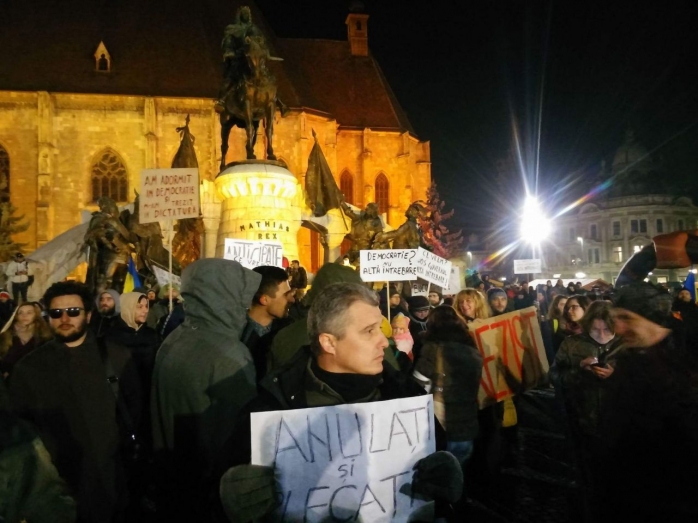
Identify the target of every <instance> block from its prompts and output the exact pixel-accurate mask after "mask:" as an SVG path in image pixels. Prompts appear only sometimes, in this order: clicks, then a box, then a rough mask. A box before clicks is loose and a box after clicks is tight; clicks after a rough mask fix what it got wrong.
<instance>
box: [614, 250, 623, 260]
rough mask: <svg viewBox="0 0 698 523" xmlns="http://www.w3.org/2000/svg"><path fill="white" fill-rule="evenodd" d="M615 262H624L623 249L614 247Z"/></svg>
mask: <svg viewBox="0 0 698 523" xmlns="http://www.w3.org/2000/svg"><path fill="white" fill-rule="evenodd" d="M613 261H614V262H616V263H622V262H623V247H620V246H618V247H613Z"/></svg>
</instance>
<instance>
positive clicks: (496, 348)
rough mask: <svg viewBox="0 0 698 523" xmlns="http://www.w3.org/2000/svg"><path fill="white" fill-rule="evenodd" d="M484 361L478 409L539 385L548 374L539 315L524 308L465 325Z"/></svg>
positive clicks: (530, 308)
mask: <svg viewBox="0 0 698 523" xmlns="http://www.w3.org/2000/svg"><path fill="white" fill-rule="evenodd" d="M468 330H469V331H470V335H471V336H472V337H473V339H474V340H475V343H476V345H477V348H478V350H479V351H480V354H482V358H483V369H482V380H481V381H480V391H479V393H478V403H479V405H480V408H484V407H487V406H489V405H492V404H493V403H496V402H498V401H502V400H504V399H506V398H509V397H511V396H513V395H514V393H515V392H517V390H512V388H511V387H510V385H513V386H514V387H515V388H516V389H518V391H524V390H528V389H531V388H534V387H536V386H538V385H540V384H542V383H543V382H544V380H545V378H546V376H547V373H548V359H547V357H546V355H545V347H544V346H543V338H542V336H541V332H540V325H539V323H538V311H536V308H535V307H527V308H525V309H521V310H519V311H514V312H509V313H507V314H502V315H501V316H495V317H494V318H488V319H486V320H475V321H474V322H472V323H470V324H468Z"/></svg>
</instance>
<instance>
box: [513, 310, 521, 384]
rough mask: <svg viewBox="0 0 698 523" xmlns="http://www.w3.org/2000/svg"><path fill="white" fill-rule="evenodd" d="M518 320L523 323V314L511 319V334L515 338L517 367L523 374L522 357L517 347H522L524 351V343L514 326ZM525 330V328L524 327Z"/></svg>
mask: <svg viewBox="0 0 698 523" xmlns="http://www.w3.org/2000/svg"><path fill="white" fill-rule="evenodd" d="M515 321H518V322H519V323H521V316H514V317H513V318H512V319H511V336H512V338H513V339H514V361H515V362H516V368H517V369H518V371H519V376H521V358H520V357H519V351H518V350H517V349H521V350H522V351H523V348H524V347H523V344H522V343H521V340H520V339H519V337H518V336H517V335H516V327H515V326H514V322H515ZM522 332H523V329H522Z"/></svg>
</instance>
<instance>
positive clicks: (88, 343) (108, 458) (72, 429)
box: [10, 332, 141, 522]
mask: <svg viewBox="0 0 698 523" xmlns="http://www.w3.org/2000/svg"><path fill="white" fill-rule="evenodd" d="M106 350H107V353H108V355H109V359H110V361H111V363H112V366H113V369H114V371H115V372H116V374H117V376H119V391H120V394H121V395H122V397H123V399H124V403H125V405H126V406H127V408H128V409H129V412H130V414H131V417H132V419H133V420H134V423H137V422H138V420H139V419H140V412H139V406H140V403H141V397H140V387H139V382H138V377H137V373H136V370H135V367H134V366H133V363H132V360H131V358H130V354H129V352H128V350H126V349H124V348H123V347H119V346H117V345H114V344H112V343H110V342H106ZM10 399H11V402H12V406H13V408H14V410H15V411H16V413H17V414H18V415H19V416H20V417H21V418H23V419H26V420H27V421H30V422H31V423H33V424H34V426H35V427H36V428H37V429H38V431H39V435H40V436H41V439H42V441H43V442H44V444H45V445H46V448H47V449H48V451H49V453H50V454H51V459H52V460H53V463H54V464H55V466H56V468H57V469H58V472H59V473H60V475H61V477H62V478H63V479H65V481H66V482H67V483H68V485H70V487H71V488H72V490H73V492H74V493H75V497H76V500H77V502H78V514H79V516H80V518H81V519H84V520H85V521H98V522H101V521H110V519H111V518H112V517H113V516H114V515H115V514H116V513H118V512H119V510H120V509H122V508H123V505H124V503H125V481H124V478H123V470H122V467H121V457H120V455H119V451H120V445H121V442H122V441H123V439H122V438H123V436H124V435H123V432H122V431H120V427H119V421H118V419H117V411H116V399H115V397H114V393H113V390H112V389H111V387H110V386H109V384H108V382H107V371H106V368H105V365H104V363H103V361H102V358H101V355H100V350H99V348H98V345H97V340H96V338H95V337H94V335H92V333H90V332H88V334H87V338H86V339H85V341H84V343H83V344H82V345H80V346H78V347H67V346H66V345H65V344H63V343H61V342H59V341H57V340H53V341H49V342H48V343H46V344H44V345H42V346H41V347H39V348H38V349H36V350H35V351H33V352H32V353H30V354H29V355H27V356H26V357H25V358H23V359H22V361H20V362H19V363H18V364H17V365H16V366H15V369H14V373H13V375H12V381H11V383H10Z"/></svg>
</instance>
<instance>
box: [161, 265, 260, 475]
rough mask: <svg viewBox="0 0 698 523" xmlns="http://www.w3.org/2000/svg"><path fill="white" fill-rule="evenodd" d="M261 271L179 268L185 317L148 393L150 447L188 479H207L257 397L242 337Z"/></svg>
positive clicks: (233, 267) (166, 348)
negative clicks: (249, 406)
mask: <svg viewBox="0 0 698 523" xmlns="http://www.w3.org/2000/svg"><path fill="white" fill-rule="evenodd" d="M260 280H261V276H260V275H259V274H257V273H256V272H254V271H251V270H248V269H245V268H243V267H242V266H241V265H240V264H239V263H237V262H233V261H230V260H221V259H205V260H199V261H196V262H194V263H192V264H191V265H189V266H188V267H187V268H186V269H185V270H184V272H183V273H182V287H181V289H182V296H183V297H184V310H185V315H186V318H185V320H184V323H182V324H181V325H180V326H179V327H177V328H176V329H175V330H174V331H172V333H171V334H170V335H169V336H168V337H167V339H166V340H165V341H164V342H163V344H162V346H161V347H160V350H159V351H158V354H157V357H156V360H155V370H154V372H153V388H152V395H151V406H152V413H153V414H152V420H153V445H154V448H155V450H156V452H157V451H164V452H162V453H161V455H162V454H165V455H168V454H170V456H171V457H172V458H173V459H170V460H169V462H170V465H174V470H177V471H178V475H179V476H180V478H181V479H182V480H184V481H189V482H191V483H193V484H197V482H198V481H199V480H200V479H201V478H210V476H211V474H212V471H213V470H215V468H216V461H217V460H218V457H219V455H220V452H221V449H222V448H223V446H224V444H225V442H226V441H228V439H229V438H230V435H231V434H232V433H233V431H234V430H235V425H236V420H237V418H238V415H239V414H240V411H241V410H242V408H243V407H244V406H245V405H246V404H247V403H248V402H249V401H250V400H252V399H253V398H254V397H255V396H256V386H255V384H256V378H255V369H254V363H253V361H252V356H251V355H250V351H249V350H248V349H247V347H245V345H244V344H243V343H242V342H240V341H239V340H240V335H241V333H242V330H243V328H244V327H245V324H246V322H247V307H248V306H249V304H250V303H251V302H252V298H253V296H254V294H255V292H256V291H257V288H258V286H259V282H260Z"/></svg>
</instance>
